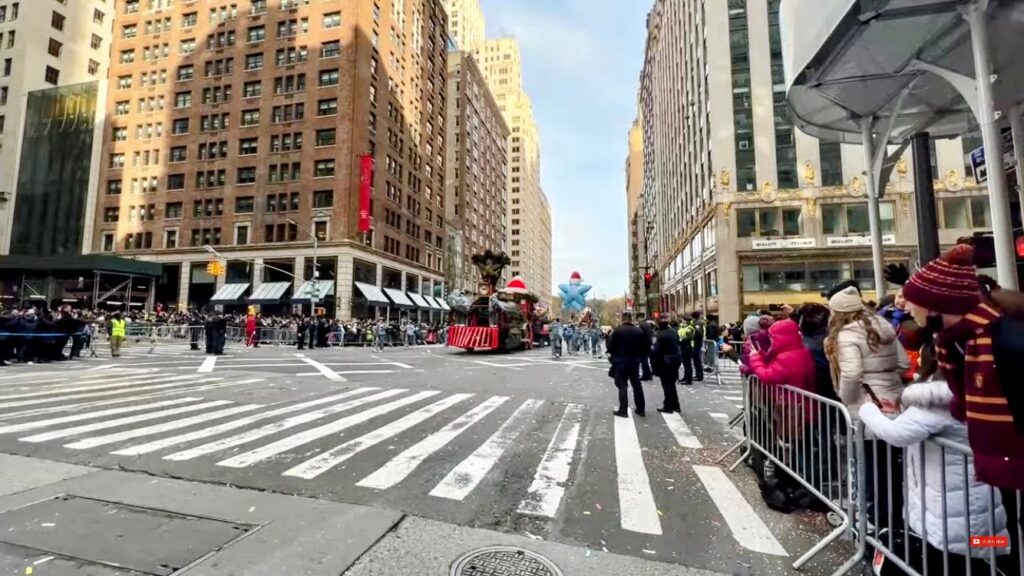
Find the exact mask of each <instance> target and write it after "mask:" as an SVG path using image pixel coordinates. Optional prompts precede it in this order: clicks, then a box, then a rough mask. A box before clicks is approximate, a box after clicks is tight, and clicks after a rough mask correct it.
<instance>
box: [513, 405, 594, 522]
mask: <svg viewBox="0 0 1024 576" xmlns="http://www.w3.org/2000/svg"><path fill="white" fill-rule="evenodd" d="M582 423H583V406H581V405H580V404H569V405H568V406H566V408H565V412H564V413H563V414H562V420H561V421H560V422H559V423H558V428H556V429H555V435H554V436H553V437H552V438H551V443H550V444H549V445H548V449H547V451H546V452H545V453H544V458H543V459H542V460H541V462H540V466H538V467H537V474H536V475H534V477H533V483H532V484H530V489H529V491H528V492H527V495H526V498H525V499H524V500H523V501H522V502H520V503H519V513H520V514H528V515H532V516H547V517H548V518H554V517H555V514H557V513H558V507H559V506H561V503H562V497H563V496H565V483H566V481H567V480H568V479H569V472H571V470H572V461H573V455H574V453H575V451H576V443H577V441H578V440H579V436H580V427H581V426H582Z"/></svg>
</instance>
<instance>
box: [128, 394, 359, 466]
mask: <svg viewBox="0 0 1024 576" xmlns="http://www.w3.org/2000/svg"><path fill="white" fill-rule="evenodd" d="M373 390H378V388H373V387H366V388H357V389H355V390H349V391H348V392H344V393H342V394H335V395H334V396H327V397H325V398H319V399H317V400H310V401H308V402H302V403H300V404H295V405H292V406H285V407H284V408H278V409H276V410H271V411H269V412H263V413H261V414H256V415H253V416H248V417H245V418H240V419H238V420H232V421H231V422H225V423H223V424H218V425H217V426H212V427H209V428H203V429H200V430H195V431H193V432H189V433H187V434H179V435H178V436H172V437H170V438H163V439H160V440H156V441H154V442H149V443H147V444H139V445H137V446H129V447H127V448H123V449H121V450H116V451H114V452H111V454H119V455H122V456H135V455H138V454H149V453H150V452H156V451H157V450H161V449H163V448H168V447H170V446H175V445H178V444H184V443H186V442H191V441H193V440H199V439H201V438H209V437H210V436H216V435H217V434H220V433H222V432H230V431H231V430H235V429H237V428H241V427H243V426H248V425H249V424H252V423H254V422H259V421H260V420H266V419H269V418H273V417H275V416H281V415H283V414H290V413H292V412H298V411H300V410H305V409H306V408H312V407H314V406H319V405H321V404H328V403H330V402H335V401H338V400H344V399H345V398H349V397H351V396H356V395H358V394H364V393H366V392H371V391H373Z"/></svg>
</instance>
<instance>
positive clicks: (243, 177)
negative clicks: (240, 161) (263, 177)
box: [236, 167, 256, 184]
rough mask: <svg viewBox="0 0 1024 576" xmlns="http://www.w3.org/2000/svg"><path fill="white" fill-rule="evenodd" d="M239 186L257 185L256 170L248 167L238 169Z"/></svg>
mask: <svg viewBox="0 0 1024 576" xmlns="http://www.w3.org/2000/svg"><path fill="white" fill-rule="evenodd" d="M236 182H237V183H238V184H255V183H256V168H255V167H246V168H239V169H238V179H237V180H236Z"/></svg>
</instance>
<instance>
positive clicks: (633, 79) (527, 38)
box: [480, 0, 650, 298]
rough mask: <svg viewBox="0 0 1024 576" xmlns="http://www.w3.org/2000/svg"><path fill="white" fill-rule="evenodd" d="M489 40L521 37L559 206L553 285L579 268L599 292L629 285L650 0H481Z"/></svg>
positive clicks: (544, 170)
mask: <svg viewBox="0 0 1024 576" xmlns="http://www.w3.org/2000/svg"><path fill="white" fill-rule="evenodd" d="M480 3H481V6H482V7H483V10H484V16H485V17H486V19H487V36H488V37H489V38H493V37H497V36H505V35H511V36H515V37H516V38H517V39H518V40H519V45H520V50H521V51H522V58H523V81H524V85H525V87H526V91H527V93H529V95H530V98H531V99H532V100H533V108H534V115H535V116H536V118H537V124H538V125H539V127H540V138H541V142H540V145H541V185H542V186H543V187H544V191H545V193H546V194H547V196H548V200H549V201H550V202H551V211H552V217H553V222H552V233H553V235H554V239H553V242H552V250H553V252H554V254H553V264H554V265H553V267H552V273H553V275H554V278H553V279H552V280H553V284H554V285H555V286H557V285H558V284H562V283H566V282H568V280H569V276H570V275H571V274H572V272H573V271H579V273H580V275H582V276H583V280H584V282H585V283H587V284H592V285H593V286H594V289H593V291H592V292H591V295H593V296H596V297H602V298H612V297H616V296H621V295H623V294H624V293H625V292H626V289H627V288H628V285H629V270H628V268H629V257H628V239H627V234H626V228H627V226H626V176H625V162H626V155H627V152H628V139H627V138H628V133H629V127H630V126H631V125H632V123H633V120H634V118H635V117H636V93H637V88H638V86H639V77H640V68H641V66H642V65H643V52H644V42H645V40H646V37H647V29H646V17H647V11H648V10H649V8H650V3H649V2H646V1H643V0H481V2H480Z"/></svg>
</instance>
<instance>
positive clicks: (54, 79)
mask: <svg viewBox="0 0 1024 576" xmlns="http://www.w3.org/2000/svg"><path fill="white" fill-rule="evenodd" d="M43 79H44V80H46V81H47V82H48V83H50V84H53V85H54V86H56V85H57V83H58V82H59V81H60V70H57V69H56V68H54V67H53V66H47V67H46V74H45V76H44V77H43Z"/></svg>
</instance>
